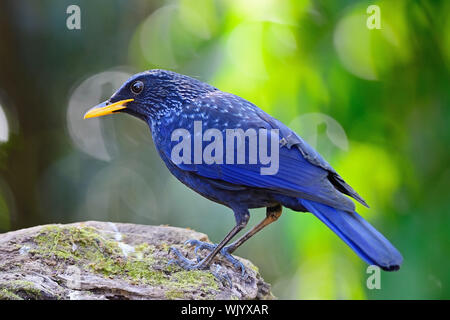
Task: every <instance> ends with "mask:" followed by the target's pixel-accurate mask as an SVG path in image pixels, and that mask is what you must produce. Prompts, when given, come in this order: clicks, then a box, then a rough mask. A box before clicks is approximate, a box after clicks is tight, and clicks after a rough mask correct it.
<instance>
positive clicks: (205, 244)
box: [184, 239, 248, 279]
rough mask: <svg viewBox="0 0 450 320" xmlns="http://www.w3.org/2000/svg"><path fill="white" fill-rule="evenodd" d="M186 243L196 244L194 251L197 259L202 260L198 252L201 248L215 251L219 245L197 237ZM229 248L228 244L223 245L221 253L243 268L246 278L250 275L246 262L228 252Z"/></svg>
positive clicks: (238, 267) (237, 266)
mask: <svg viewBox="0 0 450 320" xmlns="http://www.w3.org/2000/svg"><path fill="white" fill-rule="evenodd" d="M184 244H185V245H191V246H195V249H194V253H195V256H196V257H197V261H201V258H200V256H199V254H198V251H199V250H208V251H213V250H214V249H215V248H216V247H217V244H212V243H208V242H204V241H200V240H197V239H190V240H187V241H186V242H185V243H184ZM228 249H229V247H228V246H227V247H223V248H222V250H220V254H221V255H222V256H223V257H224V258H225V259H226V260H228V261H229V262H230V263H231V264H232V265H233V266H234V267H235V268H236V269H240V270H241V277H242V278H244V279H246V278H247V277H248V275H247V273H246V271H245V267H244V264H243V263H242V262H241V261H239V260H238V259H236V258H235V257H233V256H232V255H231V254H230V253H228Z"/></svg>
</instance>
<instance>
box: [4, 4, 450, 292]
mask: <svg viewBox="0 0 450 320" xmlns="http://www.w3.org/2000/svg"><path fill="white" fill-rule="evenodd" d="M71 4H77V5H78V6H79V7H80V9H81V30H68V29H67V27H66V19H67V17H68V14H66V9H67V7H68V6H69V5H71ZM369 5H378V6H379V8H380V18H381V29H369V28H368V27H367V25H366V22H367V19H368V18H369V17H370V14H368V13H367V11H366V10H367V7H368V6H369ZM449 13H450V2H449V1H405V0H396V1H306V0H290V1H288V0H246V1H241V0H232V1H231V0H230V1H226V0H222V1H211V0H179V1H176V0H173V1H144V0H142V1H139V0H132V1H125V0H123V1H120V0H116V1H109V0H95V1H92V0H90V1H88V0H85V1H75V0H70V1H67V0H63V1H49V0H47V1H32V0H29V1H23V0H22V1H4V0H2V1H1V2H0V70H1V72H0V107H1V109H0V111H2V113H3V114H4V115H5V118H6V122H5V121H1V117H0V126H3V127H2V128H1V127H0V129H1V130H0V132H3V137H1V136H0V139H1V140H2V141H1V142H0V231H1V232H6V231H10V230H15V229H18V228H23V227H29V226H34V225H37V224H44V223H68V222H74V221H83V220H106V221H119V222H132V223H143V224H170V225H174V226H180V227H190V228H193V229H195V230H198V231H201V232H204V233H207V234H208V235H209V237H210V239H211V240H212V241H215V242H217V241H220V240H221V239H222V238H223V236H224V235H225V234H226V232H227V231H228V230H229V229H230V228H231V227H232V226H233V223H234V218H233V215H232V214H231V212H230V211H229V210H228V209H227V208H225V207H222V206H220V205H217V204H214V203H211V202H210V201H208V200H206V199H204V198H202V197H201V196H199V195H197V194H195V193H194V192H193V191H191V190H189V189H187V188H186V187H185V186H183V185H182V184H181V183H179V182H178V181H177V180H176V179H175V178H174V177H172V176H171V175H170V174H169V172H168V171H167V170H166V168H165V167H164V164H163V163H162V161H161V160H160V159H159V157H158V155H157V153H156V151H155V150H154V147H153V145H152V141H151V136H150V134H149V130H148V128H147V127H146V125H145V124H144V123H141V122H139V121H138V120H137V119H134V118H131V117H128V116H124V115H119V116H115V117H105V118H102V119H101V121H94V122H89V123H87V122H86V121H84V122H83V121H82V120H81V115H82V114H83V113H84V112H85V111H86V110H87V109H88V108H89V107H91V106H92V105H94V104H95V103H97V102H100V101H101V100H102V99H106V98H108V97H109V96H110V95H111V94H112V93H113V92H114V90H115V89H117V88H118V84H120V82H121V81H122V80H123V79H122V80H121V76H122V77H125V79H126V76H128V75H129V74H132V73H135V72H139V71H143V70H146V69H151V68H164V69H171V70H174V71H177V72H180V73H184V74H187V75H190V76H194V77H196V78H199V79H201V80H203V81H206V82H208V83H211V84H212V85H214V86H216V87H218V88H220V89H221V90H223V91H228V92H232V93H234V94H237V95H240V96H242V97H244V98H246V99H247V100H250V101H251V102H253V103H255V104H256V105H258V106H259V107H261V108H262V109H264V110H265V111H267V112H269V113H270V114H271V115H273V116H275V117H276V118H278V119H280V120H281V121H283V122H284V123H286V124H288V125H289V126H290V127H292V128H293V129H295V130H296V131H297V132H298V133H299V134H300V135H302V136H303V137H304V138H305V139H306V140H308V141H309V142H311V143H312V144H313V145H314V146H315V147H316V149H318V151H319V152H320V153H322V155H323V156H324V157H325V158H326V159H327V160H328V161H329V162H330V163H331V164H332V165H333V167H334V168H335V169H336V170H337V171H338V172H339V173H340V174H341V175H342V176H343V177H344V178H345V179H346V181H347V182H349V183H350V184H351V185H352V186H353V187H354V188H355V189H356V190H357V191H358V192H359V193H360V194H361V195H362V196H363V197H364V198H365V199H366V200H367V202H368V203H369V204H370V206H371V208H370V209H366V208H364V207H362V206H360V205H357V210H358V211H359V213H360V214H362V215H363V216H364V217H366V218H367V219H368V220H369V221H370V222H371V223H372V224H374V225H375V226H376V227H377V228H378V229H379V230H380V231H382V233H383V234H385V235H386V236H387V237H388V238H389V239H390V240H391V241H392V242H393V243H394V244H395V245H396V247H398V248H399V250H400V251H401V252H402V254H403V256H404V265H403V267H402V268H401V270H400V271H398V272H395V273H385V272H383V273H382V274H381V289H380V290H369V289H368V288H367V287H366V279H367V277H368V274H366V267H367V266H366V265H365V264H364V263H363V262H362V261H360V259H359V258H357V257H356V255H355V254H354V253H353V252H352V251H351V250H350V249H349V248H348V247H347V246H346V245H345V244H344V243H343V242H342V241H340V240H338V238H337V236H336V235H334V234H333V233H332V232H331V231H330V230H328V229H327V228H326V227H325V226H324V225H323V224H322V223H320V222H319V221H318V220H317V219H315V218H314V217H313V216H312V215H309V214H302V213H296V212H291V211H290V210H285V211H284V212H285V213H284V214H283V216H282V217H281V218H280V219H279V220H278V222H277V223H275V224H273V225H271V226H270V227H268V228H267V229H266V230H265V231H263V232H262V233H261V234H258V235H257V236H255V237H254V238H253V239H252V240H250V241H249V242H248V243H246V244H245V245H244V246H243V247H242V248H240V249H239V251H238V252H237V254H238V255H240V256H244V257H246V258H249V259H250V260H252V261H253V262H254V263H255V264H256V265H258V266H259V267H260V270H261V273H262V275H263V277H264V278H265V279H266V280H267V281H268V282H270V283H271V284H272V285H273V292H274V294H275V295H276V296H278V297H279V298H285V299H317V298H320V299H407V298H408V299H448V298H449V297H450V273H449V270H450V263H449V259H450V258H449V254H450V235H449V231H450V217H449V213H450V205H449V204H450V201H449V189H450V183H449V181H450V168H449V162H450V154H449V142H450V139H449V138H450V130H449V128H448V126H449V123H450V109H449V108H450V103H449V102H450V81H449V80H450V77H449V70H450V32H448V31H449V30H450V16H449ZM105 72H107V73H105ZM109 78H111V79H112V78H114V79H116V80H115V82H114V81H113V82H111V83H108V81H106V82H105V79H106V80H108V79H109ZM87 79H88V80H87ZM89 79H90V80H89ZM102 79H103V80H102ZM119 80H120V81H119ZM86 81H87V82H86ZM89 81H90V82H89ZM80 88H81V89H80ZM70 106H72V107H70ZM71 108H72V109H71ZM70 110H72V111H70ZM89 126H93V127H89ZM5 132H7V135H6V136H5V135H4V133H5ZM263 216H264V210H262V209H258V210H253V211H252V220H251V223H250V225H253V224H254V223H256V222H257V221H259V220H260V219H261V218H262V217H263Z"/></svg>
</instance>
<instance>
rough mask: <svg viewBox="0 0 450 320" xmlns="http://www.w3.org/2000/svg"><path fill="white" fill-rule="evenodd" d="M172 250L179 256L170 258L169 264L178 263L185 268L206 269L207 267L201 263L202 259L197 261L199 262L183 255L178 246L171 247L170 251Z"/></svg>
mask: <svg viewBox="0 0 450 320" xmlns="http://www.w3.org/2000/svg"><path fill="white" fill-rule="evenodd" d="M171 252H173V253H174V254H175V255H176V256H177V257H176V258H175V259H171V260H169V262H168V263H167V266H169V265H172V264H176V265H178V266H180V267H181V268H183V269H185V270H200V269H205V267H204V265H203V264H202V263H201V261H197V263H195V262H193V261H191V260H189V259H188V258H186V257H185V256H183V254H181V252H180V251H179V250H178V249H177V248H175V247H170V249H169V253H171Z"/></svg>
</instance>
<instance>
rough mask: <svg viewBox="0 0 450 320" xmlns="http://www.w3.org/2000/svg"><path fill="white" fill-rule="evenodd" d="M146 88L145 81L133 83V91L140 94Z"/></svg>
mask: <svg viewBox="0 0 450 320" xmlns="http://www.w3.org/2000/svg"><path fill="white" fill-rule="evenodd" d="M143 89H144V83H143V82H142V81H135V82H133V83H132V85H131V92H133V93H134V94H139V93H141V92H142V90H143Z"/></svg>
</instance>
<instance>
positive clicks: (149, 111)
mask: <svg viewBox="0 0 450 320" xmlns="http://www.w3.org/2000/svg"><path fill="white" fill-rule="evenodd" d="M215 90H217V89H216V88H214V87H212V86H210V85H208V84H206V83H204V82H201V81H199V80H197V79H194V78H191V77H188V76H184V75H181V74H178V73H176V72H172V71H166V70H159V69H155V70H149V71H146V72H142V73H138V74H135V75H133V76H132V77H130V78H129V79H128V80H127V81H126V82H125V83H124V84H123V85H122V86H121V87H120V88H119V90H117V91H116V93H114V94H113V95H112V97H111V98H110V99H109V100H107V101H104V102H102V103H100V104H99V105H97V106H95V107H93V108H92V109H90V110H89V111H88V112H86V114H85V115H84V118H85V119H86V118H94V117H99V116H103V115H107V114H111V113H116V112H124V113H128V114H131V115H134V116H136V117H138V118H141V119H142V120H144V121H146V122H149V121H151V120H152V119H153V118H154V117H155V116H157V115H158V114H163V113H164V112H166V111H167V110H170V109H176V108H182V106H183V105H185V104H188V103H191V102H192V101H193V100H194V99H196V98H198V97H201V96H202V95H206V94H208V93H209V92H212V91H215Z"/></svg>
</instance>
